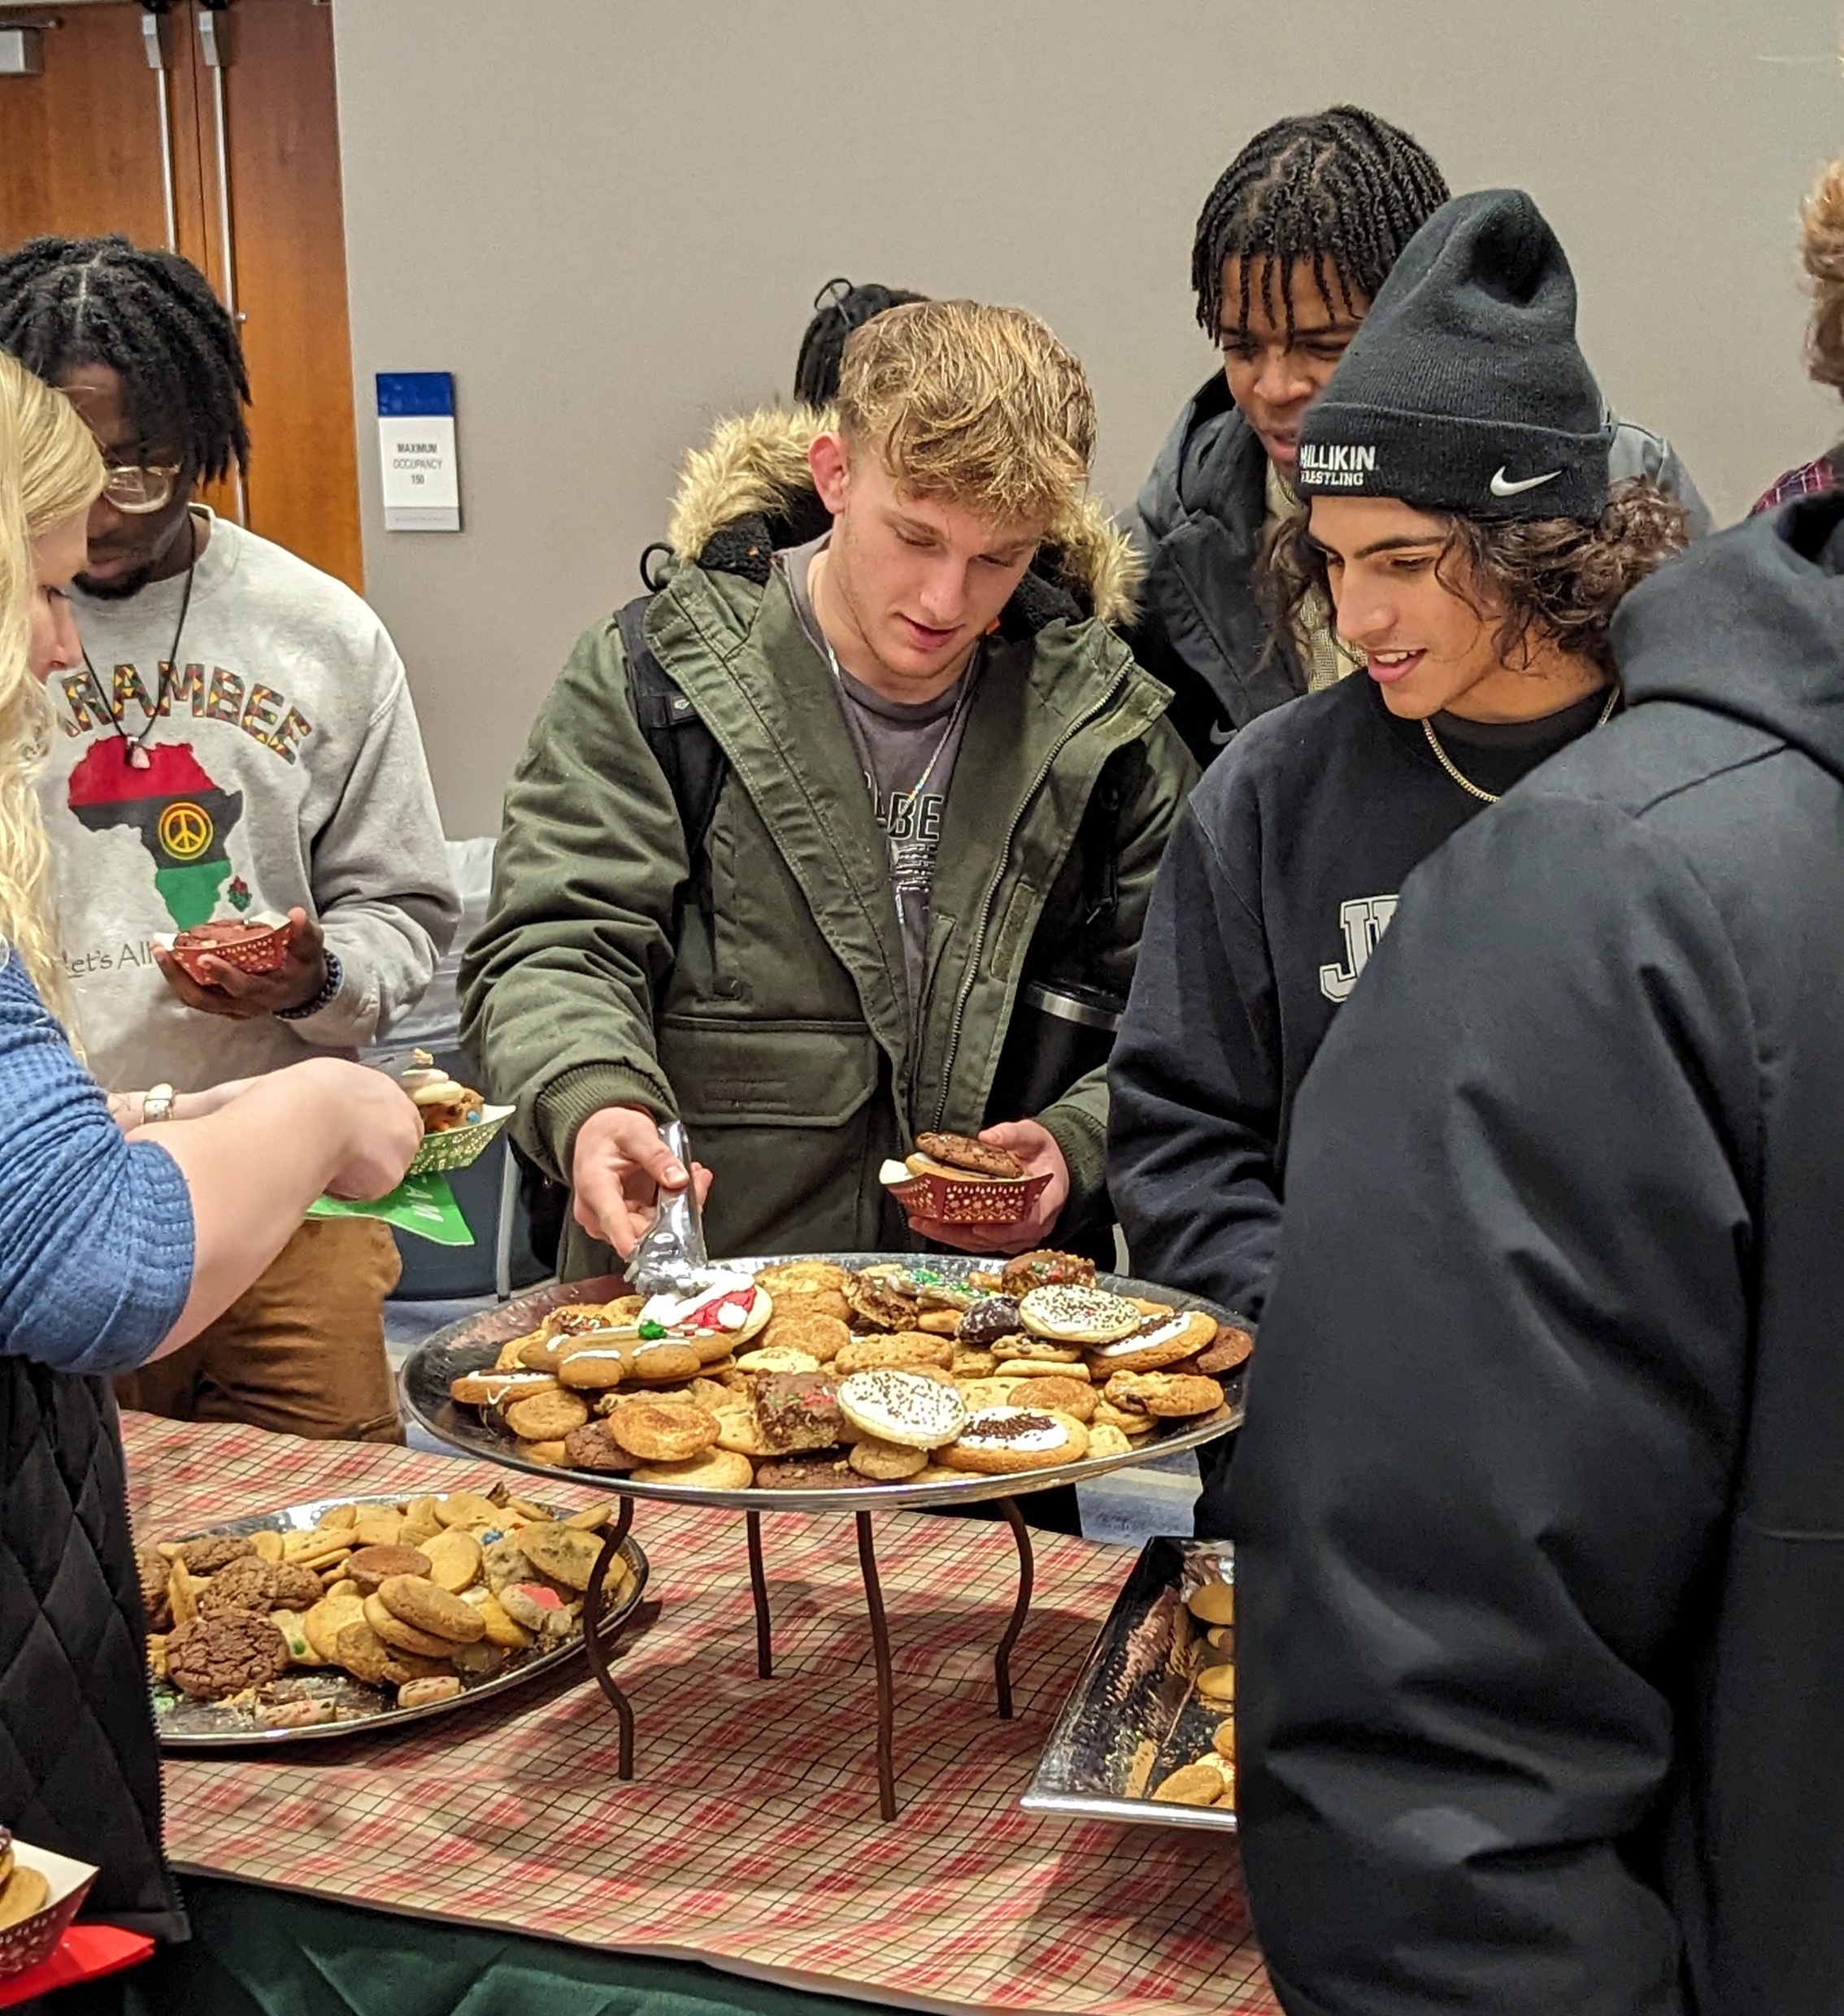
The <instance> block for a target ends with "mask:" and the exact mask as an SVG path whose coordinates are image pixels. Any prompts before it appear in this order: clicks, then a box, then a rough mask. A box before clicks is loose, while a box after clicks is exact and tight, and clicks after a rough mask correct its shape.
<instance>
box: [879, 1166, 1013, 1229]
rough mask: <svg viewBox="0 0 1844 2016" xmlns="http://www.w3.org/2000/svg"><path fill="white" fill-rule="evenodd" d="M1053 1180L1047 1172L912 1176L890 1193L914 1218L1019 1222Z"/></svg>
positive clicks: (949, 1221) (974, 1222)
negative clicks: (968, 1179) (973, 1178)
mask: <svg viewBox="0 0 1844 2016" xmlns="http://www.w3.org/2000/svg"><path fill="white" fill-rule="evenodd" d="M1049 1182H1050V1178H1049V1177H1048V1176H1047V1175H1042V1176H1020V1177H1018V1178H1017V1179H1016V1180H1003V1179H1002V1180H998V1181H989V1182H983V1183H981V1182H973V1183H964V1182H961V1181H959V1180H956V1179H955V1178H954V1177H952V1176H927V1175H924V1176H914V1175H912V1176H910V1177H908V1178H907V1179H906V1180H904V1181H903V1182H902V1183H893V1184H890V1185H889V1193H890V1195H891V1196H892V1197H894V1198H895V1199H896V1201H897V1202H898V1204H900V1205H901V1206H902V1208H903V1209H904V1210H906V1211H907V1212H908V1213H909V1214H910V1215H911V1217H913V1218H932V1219H936V1220H937V1222H938V1223H942V1224H943V1225H1016V1223H1018V1221H1019V1220H1020V1219H1021V1218H1025V1217H1028V1216H1029V1214H1030V1212H1031V1210H1032V1208H1033V1206H1035V1205H1036V1203H1037V1199H1038V1198H1039V1197H1042V1195H1043V1193H1044V1191H1045V1188H1046V1186H1047V1185H1048V1184H1049Z"/></svg>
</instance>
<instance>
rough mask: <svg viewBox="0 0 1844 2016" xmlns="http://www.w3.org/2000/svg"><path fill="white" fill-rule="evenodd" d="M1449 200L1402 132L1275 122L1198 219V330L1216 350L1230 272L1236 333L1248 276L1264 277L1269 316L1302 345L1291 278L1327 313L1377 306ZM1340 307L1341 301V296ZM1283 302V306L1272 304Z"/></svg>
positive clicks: (1341, 109) (1351, 116)
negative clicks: (1403, 257)
mask: <svg viewBox="0 0 1844 2016" xmlns="http://www.w3.org/2000/svg"><path fill="white" fill-rule="evenodd" d="M1448 193H1449V192H1448V189H1447V185H1446V180H1444V178H1443V177H1442V173H1441V171H1440V170H1439V169H1438V168H1437V167H1436V166H1435V165H1434V163H1433V159H1432V157H1431V156H1430V155H1429V154H1428V152H1427V151H1426V150H1425V149H1424V148H1422V147H1420V146H1417V145H1416V142H1415V141H1413V140H1411V138H1410V137H1409V136H1408V135H1407V133H1404V132H1403V129H1402V128H1400V127H1399V126H1392V125H1391V124H1390V122H1389V121H1388V120H1387V119H1379V118H1378V117H1377V116H1376V114H1375V113H1374V112H1366V111H1362V110H1361V109H1360V108H1359V106H1355V105H1334V106H1333V107H1332V108H1331V110H1330V111H1325V112H1319V113H1315V114H1313V115H1311V116H1308V117H1305V118H1298V119H1278V120H1276V122H1275V124H1273V125H1272V126H1270V127H1268V128H1267V129H1266V131H1265V132H1263V133H1257V134H1256V135H1255V138H1254V139H1253V140H1251V141H1250V142H1249V144H1248V145H1247V146H1246V147H1245V148H1243V150H1242V152H1241V153H1240V154H1237V157H1236V159H1234V160H1233V161H1232V162H1231V163H1229V167H1227V168H1225V169H1224V171H1223V174H1222V177H1221V179H1220V180H1219V181H1218V183H1217V185H1216V188H1215V189H1212V190H1211V193H1210V195H1209V198H1208V199H1207V201H1206V202H1205V204H1204V206H1203V213H1202V214H1201V215H1199V217H1198V235H1197V240H1196V242H1195V243H1194V245H1193V246H1192V248H1191V285H1192V286H1193V287H1194V289H1196V290H1197V297H1198V322H1199V323H1200V324H1202V325H1203V329H1204V332H1205V333H1206V334H1207V336H1210V337H1212V338H1214V337H1216V336H1217V334H1218V333H1219V332H1220V330H1221V329H1222V328H1223V326H1224V313H1223V311H1224V302H1223V267H1224V262H1225V261H1227V260H1229V259H1239V260H1240V261H1241V262H1242V299H1241V302H1240V303H1239V304H1238V312H1237V324H1246V322H1247V320H1248V319H1249V289H1250V273H1251V270H1252V269H1253V268H1254V267H1255V265H1256V264H1257V263H1259V264H1260V267H1261V299H1262V306H1263V309H1264V310H1265V311H1266V312H1267V314H1268V317H1269V319H1271V320H1272V319H1276V309H1277V308H1278V309H1279V310H1281V311H1282V312H1283V313H1284V315H1285V322H1286V330H1287V340H1288V341H1289V344H1290V343H1291V342H1292V341H1293V337H1294V295H1293V274H1294V267H1295V265H1296V264H1305V265H1310V266H1311V269H1312V277H1313V284H1314V285H1316V287H1317V288H1318V289H1319V296H1320V300H1322V301H1323V302H1324V303H1325V306H1326V309H1327V311H1328V312H1329V313H1332V314H1336V313H1337V311H1338V308H1339V306H1340V305H1341V303H1342V306H1344V307H1345V309H1346V311H1349V312H1353V313H1355V312H1357V311H1358V306H1359V298H1362V300H1363V302H1365V303H1368V302H1371V301H1373V300H1375V298H1376V290H1377V289H1379V288H1380V287H1381V285H1383V283H1384V281H1385V280H1386V279H1387V278H1388V277H1389V272H1390V267H1392V266H1394V264H1395V263H1396V260H1397V259H1398V256H1399V255H1400V254H1401V252H1402V250H1403V246H1404V245H1407V243H1408V241H1409V240H1410V239H1411V238H1412V237H1414V236H1415V234H1416V232H1417V231H1419V230H1420V228H1421V227H1422V225H1423V224H1425V223H1426V222H1427V221H1428V219H1429V217H1431V216H1432V215H1433V214H1434V212H1435V211H1437V210H1438V209H1439V208H1440V206H1441V205H1442V203H1444V202H1446V200H1447V196H1448ZM1334 288H1336V289H1337V295H1338V298H1337V300H1334V299H1333V289H1334ZM1276 293H1278V297H1279V298H1278V300H1276ZM1237 324H1232V325H1231V326H1232V327H1233V326H1237Z"/></svg>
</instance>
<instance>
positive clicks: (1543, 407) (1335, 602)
mask: <svg viewBox="0 0 1844 2016" xmlns="http://www.w3.org/2000/svg"><path fill="white" fill-rule="evenodd" d="M1608 442H1609V431H1608V430H1607V428H1605V427H1604V426H1603V419H1602V411H1601V402H1600V394H1599V393H1598V389H1597V388H1596V386H1595V384H1594V378H1593V376H1592V375H1591V373H1590V371H1589V369H1588V367H1587V364H1586V363H1585V361H1584V359H1583V358H1582V355H1581V350H1579V348H1578V347H1577V344H1576V341H1575V289H1574V283H1573V280H1572V278H1571V276H1570V273H1569V269H1568V260H1567V259H1565V257H1564V256H1563V250H1562V248H1561V246H1560V245H1558V244H1557V242H1556V241H1555V236H1554V234H1553V233H1552V232H1550V228H1549V227H1548V225H1547V224H1545V223H1544V221H1543V219H1542V217H1541V215H1539V214H1538V213H1537V209H1536V206H1535V205H1534V204H1533V203H1532V202H1531V201H1530V199H1529V197H1527V196H1524V195H1523V194H1522V193H1519V192H1517V191H1505V190H1499V191H1489V192H1486V193H1483V194H1478V195H1472V196H1465V197H1460V198H1455V199H1454V200H1452V201H1450V202H1447V203H1446V204H1444V205H1443V206H1442V207H1441V208H1440V209H1439V210H1438V211H1436V212H1435V214H1434V215H1433V217H1432V218H1431V219H1429V222H1428V223H1427V224H1424V226H1423V227H1422V228H1421V230H1420V232H1417V233H1416V236H1415V237H1414V238H1413V239H1412V240H1411V242H1410V243H1409V245H1408V246H1407V249H1406V250H1404V252H1403V254H1402V256H1401V258H1400V259H1398V261H1397V263H1396V265H1395V267H1394V270H1393V271H1392V272H1391V273H1390V277H1389V279H1388V280H1386V281H1385V284H1384V285H1383V287H1382V289H1381V291H1380V293H1378V295H1377V298H1376V303H1375V305H1374V306H1373V307H1372V310H1371V312H1370V314H1369V315H1368V317H1367V318H1366V319H1365V321H1364V323H1363V326H1362V327H1361V328H1359V330H1358V332H1357V333H1356V335H1355V337H1354V339H1353V341H1352V342H1351V344H1350V348H1349V349H1348V350H1346V354H1345V356H1344V358H1343V360H1342V363H1340V364H1339V366H1338V368H1337V371H1336V372H1335V373H1334V374H1333V377H1332V380H1331V383H1330V385H1329V387H1328V388H1327V389H1326V390H1325V392H1324V393H1323V394H1322V395H1321V397H1320V398H1319V400H1318V401H1317V402H1316V403H1315V405H1314V406H1313V407H1312V408H1311V411H1310V412H1309V413H1308V414H1307V417H1306V420H1305V423H1304V425H1303V428H1302V432H1301V437H1300V448H1299V482H1300V485H1301V489H1302V490H1303V493H1306V495H1307V498H1308V500H1309V502H1310V509H1311V520H1310V526H1309V524H1308V520H1307V516H1306V515H1305V514H1304V513H1302V514H1301V515H1299V516H1298V517H1297V518H1296V519H1294V520H1292V521H1290V523H1289V525H1288V526H1287V527H1286V528H1284V534H1283V537H1282V540H1281V545H1280V546H1279V548H1278V550H1277V551H1276V556H1275V566H1276V571H1277V573H1278V575H1279V576H1280V578H1281V579H1282V580H1285V581H1286V582H1287V583H1289V584H1290V589H1291V593H1292V594H1293V597H1294V600H1295V601H1296V602H1297V601H1298V599H1299V598H1300V597H1303V596H1304V595H1306V594H1308V593H1321V594H1323V595H1324V596H1325V597H1326V598H1327V600H1328V603H1329V606H1331V607H1332V608H1333V610H1334V612H1335V615H1336V619H1337V629H1338V632H1339V635H1340V637H1341V638H1342V641H1343V642H1344V644H1345V645H1346V647H1347V648H1350V649H1352V650H1355V651H1356V652H1357V653H1358V654H1360V655H1361V658H1362V663H1363V676H1361V677H1358V676H1354V677H1353V678H1350V679H1349V680H1344V681H1342V682H1341V683H1340V684H1337V685H1335V686H1333V687H1330V688H1328V689H1325V690H1324V691H1322V692H1320V693H1311V694H1309V695H1307V697H1304V698H1303V699H1300V700H1296V701H1294V702H1291V703H1290V704H1289V705H1287V706H1282V707H1280V708H1277V709H1276V710H1273V711H1272V712H1271V713H1269V714H1267V715H1263V717H1262V718H1261V719H1259V721H1256V722H1255V723H1251V724H1250V727H1249V728H1247V729H1246V730H1245V731H1244V732H1242V734H1241V735H1240V736H1237V739H1236V741H1235V743H1234V745H1233V747H1232V748H1230V749H1229V750H1228V751H1226V752H1225V754H1224V756H1223V757H1222V758H1221V759H1220V761H1219V762H1217V763H1216V764H1215V765H1214V766H1213V767H1211V770H1210V771H1207V773H1206V775H1205V777H1204V780H1203V783H1202V784H1200V785H1199V786H1198V789H1197V790H1196V792H1195V793H1194V794H1193V796H1192V797H1191V800H1190V803H1189V807H1188V809H1187V810H1186V812H1185V815H1184V817H1183V818H1182V819H1181V821H1180V823H1179V825H1178V828H1177V829H1176V832H1175V834H1174V836H1173V838H1172V842H1171V845H1170V846H1169V848H1168V851H1167V854H1166V857H1165V860H1164V862H1163V867H1162V868H1161V870H1160V873H1159V882H1158V885H1157V887H1156V889H1155V893H1154V897H1153V900H1152V905H1151V908H1150V912H1149V915H1148V917H1147V921H1146V932H1145V935H1144V936H1143V937H1142V941H1141V945H1140V955H1139V961H1138V964H1137V969H1136V971H1135V976H1134V980H1133V993H1132V996H1131V998H1130V1000H1129V1006H1128V1010H1127V1014H1126V1019H1125V1023H1124V1028H1122V1031H1121V1032H1120V1037H1119V1039H1118V1041H1117V1042H1116V1046H1115V1050H1114V1054H1113V1058H1112V1061H1111V1067H1110V1072H1109V1079H1110V1085H1111V1121H1110V1137H1109V1154H1108V1180H1109V1185H1110V1189H1111V1194H1112V1196H1113V1198H1114V1202H1115V1206H1116V1210H1117V1212H1118V1213H1119V1215H1120V1223H1121V1226H1122V1227H1123V1228H1124V1232H1125V1233H1126V1237H1127V1244H1128V1249H1129V1253H1131V1255H1132V1258H1133V1267H1134V1271H1136V1272H1137V1273H1138V1274H1141V1275H1143V1276H1145V1277H1146V1279H1148V1280H1158V1281H1165V1282H1168V1283H1169V1284H1171V1285H1172V1286H1173V1287H1176V1288H1188V1289H1190V1290H1192V1291H1193V1292H1194V1293H1198V1294H1202V1295H1207V1296H1209V1297H1212V1298H1213V1299H1215V1300H1216V1301H1220V1302H1221V1303H1224V1304H1225V1305H1226V1306H1229V1307H1230V1308H1233V1309H1237V1310H1241V1311H1242V1312H1243V1313H1244V1314H1246V1315H1248V1316H1250V1317H1259V1316H1260V1314H1262V1310H1263V1303H1264V1301H1265V1299H1266V1297H1267V1293H1268V1278H1269V1275H1270V1272H1271V1270H1272V1265H1273V1260H1274V1253H1275V1249H1276V1242H1277V1240H1278V1239H1279V1236H1280V1232H1281V1219H1282V1201H1283V1198H1284V1196H1285V1187H1286V1170H1287V1162H1288V1154H1289V1136H1290V1133H1291V1128H1292V1116H1293V1109H1294V1098H1295V1095H1296V1093H1298V1088H1299V1085H1300V1081H1301V1080H1302V1079H1303V1077H1304V1076H1305V1075H1306V1072H1307V1067H1309V1066H1310V1065H1311V1062H1312V1060H1313V1057H1314V1055H1315V1054H1316V1052H1317V1050H1318V1048H1319V1045H1320V1042H1321V1041H1322V1040H1323V1039H1324V1036H1325V1033H1326V1031H1327V1030H1328V1028H1329V1027H1330V1026H1331V1023H1332V1020H1333V1017H1334V1015H1336V1014H1337V1010H1338V1008H1339V1006H1340V1004H1341V1003H1342V1002H1343V1001H1345V1000H1346V998H1347V997H1348V996H1349V995H1350V993H1351V991H1352V989H1353V988H1355V986H1356V985H1357V983H1358V979H1359V975H1360V974H1361V973H1362V972H1363V967H1364V964H1365V962H1366V961H1367V960H1368V958H1369V957H1370V955H1371V954H1372V951H1373V950H1374V949H1375V948H1376V944H1377V941H1378V940H1379V939H1380V938H1381V936H1382V933H1383V932H1384V930H1385V928H1386V927H1387V925H1388V924H1389V922H1390V918H1391V916H1392V915H1394V910H1395V906H1396V902H1397V898H1398V893H1399V892H1400V890H1401V889H1402V886H1403V880H1404V878H1405V877H1407V875H1408V874H1409V872H1410V871H1411V869H1412V868H1414V867H1415V866H1416V863H1417V862H1420V861H1422V860H1423V859H1424V858H1426V857H1427V856H1428V855H1429V854H1432V853H1433V851H1434V849H1436V848H1437V847H1438V846H1439V845H1441V843H1442V841H1445V840H1446V839H1447V837H1448V836H1450V834H1452V833H1454V832H1456V831H1457V830H1458V829H1459V828H1460V827H1461V826H1463V825H1464V824H1465V823H1467V821H1468V819H1472V817H1473V816H1474V815H1476V814H1477V813H1479V812H1481V811H1482V810H1484V809H1485V807H1486V806H1488V805H1490V804H1491V803H1493V802H1495V801H1496V799H1497V798H1498V796H1499V795H1500V794H1501V793H1503V792H1505V791H1507V790H1509V789H1511V786H1512V785H1513V784H1516V782H1517V781H1518V780H1520V778H1522V777H1523V776H1525V775H1526V774H1527V773H1528V772H1529V771H1531V770H1533V769H1534V768H1535V767H1537V764H1539V763H1542V761H1543V760H1544V759H1545V758H1546V757H1548V756H1550V755H1553V754H1555V752H1556V751H1557V750H1558V749H1561V748H1563V747H1564V746H1565V745H1567V744H1568V743H1569V742H1571V741H1574V740H1575V739H1576V738H1577V736H1581V735H1584V734H1586V733H1587V732H1590V730H1591V729H1593V728H1595V727H1597V726H1598V724H1599V723H1602V722H1604V721H1605V720H1606V719H1607V718H1608V716H1609V715H1611V712H1612V711H1613V710H1614V708H1615V706H1616V704H1617V701H1618V687H1617V684H1616V682H1615V678H1614V669H1613V658H1612V652H1611V647H1610V645H1609V642H1608V634H1607V632H1608V624H1609V622H1610V620H1611V617H1612V615H1613V611H1614V609H1615V607H1616V605H1617V603H1618V602H1619V600H1620V596H1621V595H1622V594H1623V593H1624V592H1625V590H1626V589H1628V588H1629V587H1630V586H1631V585H1632V584H1633V583H1634V582H1636V581H1637V580H1640V579H1642V577H1643V576H1645V575H1646V574H1647V573H1648V572H1650V570H1651V569H1652V568H1653V567H1655V566H1656V565H1657V564H1658V563H1659V561H1661V560H1662V559H1664V558H1665V557H1666V556H1667V555H1668V554H1670V553H1672V552H1673V551H1674V550H1676V549H1677V546H1678V545H1681V543H1682V541H1683V536H1684V535H1683V513H1682V511H1681V508H1680V507H1679V506H1677V505H1676V504H1674V503H1672V502H1669V501H1668V499H1666V498H1665V497H1664V496H1663V495H1662V494H1661V493H1659V490H1658V489H1656V488H1655V486H1654V485H1652V484H1650V483H1648V482H1646V481H1644V480H1635V481H1630V482H1627V483H1623V484H1617V485H1613V486H1611V489H1610V484H1609V480H1608ZM1220 1483H1221V1479H1220V1478H1218V1479H1216V1481H1215V1482H1213V1483H1211V1485H1210V1488H1207V1491H1206V1493H1205V1496H1204V1497H1203V1500H1202V1501H1201V1502H1200V1505H1199V1508H1198V1530H1199V1532H1202V1533H1205V1534H1220V1533H1222V1532H1224V1523H1223V1522H1224V1509H1223V1505H1222V1502H1221V1496H1220Z"/></svg>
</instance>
